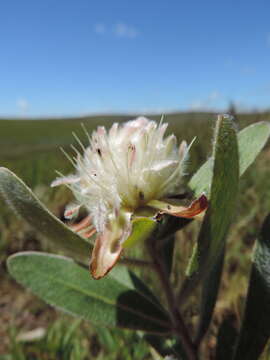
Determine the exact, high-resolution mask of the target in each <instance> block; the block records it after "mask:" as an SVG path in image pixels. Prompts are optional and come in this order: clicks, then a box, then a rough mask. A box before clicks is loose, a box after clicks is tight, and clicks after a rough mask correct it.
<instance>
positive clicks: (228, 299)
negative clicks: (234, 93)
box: [0, 113, 270, 360]
mask: <svg viewBox="0 0 270 360" xmlns="http://www.w3.org/2000/svg"><path fill="white" fill-rule="evenodd" d="M130 118H132V117H131V116H97V117H85V118H73V119H50V120H34V119H33V120H15V119H14V120H10V119H8V120H5V119H2V120H0V166H5V167H8V168H9V169H11V170H12V171H14V172H15V173H16V174H17V175H18V176H20V177H21V178H22V179H23V180H24V181H25V182H26V183H27V184H28V185H29V186H30V187H31V188H32V189H33V190H34V191H35V193H36V194H37V196H38V197H39V198H40V199H41V200H42V201H43V202H44V203H45V204H46V205H47V206H48V207H49V208H50V209H51V210H52V211H53V212H54V213H55V214H56V215H57V216H59V217H61V215H62V213H63V208H64V206H65V204H66V203H67V202H68V201H69V199H70V196H71V195H70V194H69V193H68V191H67V190H66V189H57V190H55V189H51V188H50V187H49V184H50V182H51V181H52V180H53V179H54V178H55V176H56V175H55V170H56V169H57V170H59V171H61V172H62V173H69V172H71V171H72V168H71V165H70V164H69V162H68V161H67V159H66V158H65V157H64V156H63V154H62V153H61V151H60V149H59V148H60V146H61V147H63V148H65V149H66V151H68V152H69V151H71V150H70V148H69V145H70V144H71V143H74V142H75V141H74V138H73V137H72V132H73V131H75V132H76V134H77V135H78V136H79V137H80V138H81V139H82V140H83V139H84V140H85V142H86V137H85V135H84V134H83V131H82V128H81V125H80V123H82V122H83V123H84V125H85V126H86V128H87V129H89V132H91V131H92V129H94V128H95V127H96V126H97V125H104V126H106V127H109V126H110V125H111V124H112V123H113V122H115V121H118V122H121V121H125V120H127V119H130ZM152 118H155V119H159V118H160V116H153V117H152ZM165 120H166V121H168V122H169V130H168V132H174V133H175V134H176V135H177V137H178V138H179V140H180V139H183V138H184V139H186V140H187V141H191V139H192V138H193V137H194V136H196V137H197V140H196V142H195V143H194V146H193V148H192V151H191V158H190V166H189V172H190V174H192V172H193V171H195V169H196V168H197V167H198V166H199V165H200V164H202V163H203V162H204V160H205V159H206V158H207V157H208V156H209V154H210V152H211V142H212V131H213V127H214V120H215V114H213V113H175V114H169V115H167V116H166V119H165ZM260 120H268V121H269V120H270V113H256V114H255V113H254V114H238V115H237V117H236V123H237V127H238V128H239V129H242V128H243V127H245V126H247V125H249V124H251V123H254V122H257V121H260ZM269 164H270V147H269V144H268V145H267V146H266V148H265V149H264V151H263V152H262V153H261V154H260V156H259V157H258V159H257V161H256V163H255V164H254V165H253V166H252V167H251V168H250V169H249V170H248V171H247V173H246V175H245V176H244V178H243V180H242V181H241V186H240V196H239V200H238V206H237V213H236V216H235V220H234V224H233V226H232V230H231V232H230V236H229V239H228V254H227V258H226V266H225V273H224V277H223V283H222V289H221V294H220V297H219V301H218V303H217V308H216V313H215V317H214V320H213V324H212V327H211V329H210V331H209V334H208V338H207V341H206V343H205V345H204V351H205V359H206V360H207V359H208V358H209V359H211V354H212V353H213V348H214V346H215V335H216V328H217V326H216V325H217V324H218V323H220V322H221V321H222V319H223V318H224V317H226V316H231V317H232V318H233V319H234V324H235V326H236V328H237V327H239V324H240V315H241V311H242V307H243V296H244V294H245V291H246V283H247V275H248V272H249V265H250V254H251V250H252V246H253V244H254V241H255V238H256V234H257V231H258V228H259V226H260V224H261V223H262V220H263V218H264V216H265V215H266V214H267V213H268V212H269V211H270V165H269ZM0 206H1V212H0V282H1V287H0V310H1V312H0V339H1V342H0V359H2V360H3V359H6V360H9V359H15V360H18V359H19V360H25V359H27V360H28V359H41V360H43V359H46V360H47V359H63V360H65V359H72V360H82V359H92V358H96V359H108V360H114V359H138V360H140V359H152V358H153V354H152V353H151V352H150V351H149V349H148V347H147V345H146V343H145V342H144V341H143V340H142V339H141V338H140V337H139V335H138V334H131V333H129V332H127V331H120V330H115V331H112V330H108V329H101V328H97V327H94V326H92V325H91V324H86V323H84V322H80V323H78V322H77V321H75V320H74V319H72V318H70V317H67V316H63V315H61V314H59V313H57V312H55V310H53V309H51V308H50V307H48V306H46V305H45V304H44V303H43V302H41V301H40V300H38V299H36V298H35V297H34V296H32V295H31V294H29V293H27V292H26V291H25V290H24V289H22V288H21V287H19V286H17V285H16V284H15V282H14V281H13V280H12V279H11V278H10V277H9V275H8V274H7V272H6V267H5V260H6V258H7V256H8V255H10V254H12V253H14V252H17V251H20V250H30V249H31V250H48V249H49V250H50V248H48V244H47V243H46V240H45V239H43V238H41V237H40V236H39V235H38V234H36V233H35V232H34V231H33V230H32V229H30V228H29V227H28V225H27V224H25V223H24V222H22V221H21V220H20V219H17V218H16V217H15V215H14V214H13V213H11V211H10V210H9V209H8V208H7V206H6V204H4V203H3V202H1V200H0ZM197 230H198V229H197V228H196V225H192V226H190V227H187V228H186V229H185V230H184V231H183V232H182V233H181V234H179V236H178V248H179V247H180V248H181V252H180V251H179V255H178V256H177V264H178V265H179V267H180V268H183V264H184V263H186V260H187V257H188V256H189V254H190V248H191V246H190V245H191V243H192V240H193V239H194V238H195V234H196V232H197ZM173 280H174V281H176V280H178V277H177V276H176V275H175V276H174V278H173ZM150 281H151V280H150ZM196 316H197V313H196V309H195V310H194V313H192V314H190V312H188V310H187V313H186V317H187V319H189V322H190V326H191V327H192V325H193V323H194V322H195V321H196ZM33 329H42V331H43V335H42V336H41V338H40V339H39V338H38V337H37V338H36V339H33V340H32V341H25V340H23V337H24V335H25V333H27V332H28V331H29V330H33ZM20 339H21V340H20ZM125 344H132V345H131V346H130V345H129V346H128V347H126V348H125V346H124V345H125Z"/></svg>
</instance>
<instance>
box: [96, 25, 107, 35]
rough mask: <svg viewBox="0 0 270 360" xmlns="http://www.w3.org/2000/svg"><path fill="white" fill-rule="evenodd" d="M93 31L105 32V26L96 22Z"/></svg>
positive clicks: (100, 33) (101, 33)
mask: <svg viewBox="0 0 270 360" xmlns="http://www.w3.org/2000/svg"><path fill="white" fill-rule="evenodd" d="M94 32H95V33H96V34H99V35H103V34H105V33H106V26H105V25H104V24H103V23H97V24H95V25H94Z"/></svg>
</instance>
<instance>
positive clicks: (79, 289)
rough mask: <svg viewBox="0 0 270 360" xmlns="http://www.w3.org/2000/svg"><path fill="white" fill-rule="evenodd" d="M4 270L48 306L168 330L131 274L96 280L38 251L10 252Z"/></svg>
mask: <svg viewBox="0 0 270 360" xmlns="http://www.w3.org/2000/svg"><path fill="white" fill-rule="evenodd" d="M8 270H9V272H10V274H11V275H12V276H13V277H14V278H15V279H16V280H17V281H18V282H19V283H20V284H22V285H23V286H25V287H26V288H28V289H30V290H31V291H32V292H33V293H34V294H36V295H37V296H39V297H40V298H42V299H43V300H44V301H46V302H47V303H49V304H50V305H52V306H55V307H56V308H59V309H61V310H63V311H65V312H68V313H70V314H72V315H74V316H77V317H81V318H83V319H85V320H89V321H91V322H92V323H94V324H100V325H103V326H109V327H122V328H127V329H132V330H142V331H146V332H150V333H158V334H167V333H169V332H170V321H169V318H168V316H167V314H166V312H165V310H163V309H162V307H161V305H160V304H158V303H157V301H156V300H154V299H153V297H152V296H149V294H147V293H144V292H143V291H142V288H141V283H140V281H139V282H138V281H137V280H138V279H137V278H136V276H135V275H133V276H130V277H129V278H126V281H124V282H123V281H119V280H117V278H116V277H115V274H112V275H111V274H109V275H108V276H107V277H106V278H104V279H102V280H99V281H96V280H93V279H91V278H90V276H89V271H88V270H87V269H85V268H83V267H81V266H79V265H77V264H76V263H75V262H74V261H72V260H71V259H69V258H66V257H62V256H57V255H52V254H46V253H38V252H25V253H18V254H15V255H12V256H11V257H10V258H9V259H8ZM122 280H123V279H122ZM137 288H138V290H139V291H137Z"/></svg>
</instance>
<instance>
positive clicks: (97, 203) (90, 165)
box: [52, 117, 205, 278]
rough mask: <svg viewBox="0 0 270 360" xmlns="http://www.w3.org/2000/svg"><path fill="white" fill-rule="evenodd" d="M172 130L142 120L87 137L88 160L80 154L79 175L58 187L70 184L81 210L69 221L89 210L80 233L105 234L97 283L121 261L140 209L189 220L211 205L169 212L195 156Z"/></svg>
mask: <svg viewBox="0 0 270 360" xmlns="http://www.w3.org/2000/svg"><path fill="white" fill-rule="evenodd" d="M167 125H168V124H163V123H162V122H160V123H159V124H157V123H156V122H155V121H152V120H149V119H147V118H145V117H138V118H137V119H135V120H131V121H128V122H126V123H124V124H122V125H119V124H118V123H115V124H113V126H112V127H111V128H110V130H109V131H108V132H107V131H106V129H105V128H104V127H98V129H97V131H94V132H93V134H92V136H91V137H90V136H89V135H88V134H87V135H88V138H89V146H88V147H87V148H84V147H83V145H82V144H81V143H80V141H79V140H78V141H79V143H80V145H81V147H82V148H83V154H80V153H79V152H77V156H76V161H75V162H73V164H74V166H75V168H76V174H75V175H71V176H68V177H63V178H58V179H56V180H55V181H54V182H53V183H52V186H57V185H60V184H68V186H69V187H70V188H71V190H72V191H73V193H74V196H75V198H76V204H74V205H72V206H69V207H68V208H67V210H66V213H65V214H66V217H68V218H70V217H72V215H73V214H76V213H77V212H78V209H79V207H80V206H82V205H83V206H84V207H85V208H86V209H87V210H88V212H89V217H87V220H84V224H83V228H80V231H81V230H83V231H84V232H85V233H86V234H93V229H94V231H97V232H98V233H99V236H98V237H97V239H96V243H95V248H94V251H93V254H92V261H91V270H92V274H93V276H94V277H95V278H100V277H102V276H104V275H105V274H106V273H107V272H108V271H109V270H110V269H111V267H112V266H113V265H114V263H115V262H116V261H117V259H118V258H119V256H120V254H121V251H122V245H123V243H124V242H125V240H126V239H127V238H128V237H129V235H130V233H131V231H132V225H131V216H132V215H133V214H134V213H135V212H136V211H137V210H138V209H139V208H142V207H152V208H156V209H161V210H163V211H164V212H167V213H171V214H173V215H176V216H182V214H183V217H193V216H195V215H197V214H198V213H199V212H201V211H202V210H204V209H203V208H205V201H202V200H199V202H196V203H193V204H192V206H190V207H189V208H183V207H181V208H179V207H174V208H175V209H171V207H169V208H170V211H169V210H168V207H167V206H166V204H165V203H164V202H162V199H165V198H167V197H172V196H173V195H176V194H178V192H179V188H180V186H181V183H182V178H183V175H184V173H185V164H186V160H187V157H188V151H189V147H188V146H187V144H186V142H185V141H183V142H182V143H181V145H180V147H179V148H178V147H177V142H176V138H175V136H174V135H170V136H167V137H165V136H164V134H165V131H166V129H167ZM204 200H205V199H204ZM203 202H204V203H203ZM195 208H196V209H195ZM194 209H195V210H196V211H195V213H194ZM183 212H184V213H183ZM185 212H186V213H185ZM81 226H82V225H81Z"/></svg>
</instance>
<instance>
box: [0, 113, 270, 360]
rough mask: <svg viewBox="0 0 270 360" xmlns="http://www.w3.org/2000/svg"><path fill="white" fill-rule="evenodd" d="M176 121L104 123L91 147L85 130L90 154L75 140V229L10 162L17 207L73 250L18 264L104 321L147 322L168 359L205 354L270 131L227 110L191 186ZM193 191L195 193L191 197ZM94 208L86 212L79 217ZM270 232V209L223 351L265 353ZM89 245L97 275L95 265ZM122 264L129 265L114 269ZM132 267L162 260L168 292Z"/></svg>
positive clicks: (21, 274) (144, 328)
mask: <svg viewBox="0 0 270 360" xmlns="http://www.w3.org/2000/svg"><path fill="white" fill-rule="evenodd" d="M166 127H167V124H163V122H162V121H161V122H160V123H159V124H157V123H156V122H154V121H151V120H148V119H146V118H144V117H140V118H137V119H135V120H132V121H129V122H127V123H124V124H122V125H118V124H114V125H113V126H112V127H111V128H110V130H109V131H108V132H107V130H106V129H105V128H103V127H99V128H98V129H97V131H95V132H94V133H93V134H92V136H89V135H88V133H87V132H86V133H87V136H88V142H89V144H88V145H87V146H85V145H83V144H82V142H81V141H80V140H79V139H78V138H77V141H78V143H79V146H80V147H81V152H80V151H78V150H77V149H76V148H75V147H74V150H75V154H76V155H75V157H73V158H72V157H70V156H69V155H68V154H67V156H68V158H69V159H70V161H71V162H72V164H73V165H74V168H75V173H74V174H72V175H68V176H63V175H61V174H60V177H58V178H57V179H56V180H55V181H54V182H53V183H52V186H58V185H61V184H64V185H66V186H68V187H69V188H70V189H71V191H72V192H73V194H74V197H75V200H74V202H73V203H72V204H69V205H68V206H67V207H66V210H65V217H66V218H67V219H68V220H69V221H70V223H69V224H68V226H67V225H65V224H64V223H62V222H61V221H60V220H59V219H57V218H56V217H55V216H54V215H53V214H51V213H50V212H49V211H48V209H46V208H45V207H44V205H43V204H42V203H41V202H40V201H39V200H38V199H37V198H36V196H35V195H34V194H33V193H32V191H31V190H30V189H29V188H28V187H27V186H26V185H25V184H24V183H23V182H22V181H21V180H20V179H19V178H18V177H17V176H16V175H15V174H13V173H12V172H11V171H9V170H8V169H5V168H1V169H0V191H1V194H2V195H3V198H4V199H5V200H6V201H7V203H8V205H9V206H11V207H12V208H13V209H14V210H15V211H16V213H17V214H19V215H20V216H21V217H23V218H24V219H25V220H26V221H27V222H28V223H30V224H31V225H32V226H34V227H35V228H36V229H37V230H38V231H39V232H40V233H42V234H43V235H44V236H45V237H46V238H47V239H48V240H49V241H51V242H52V243H53V244H54V246H57V245H58V246H59V247H60V251H61V252H62V253H64V254H65V255H69V256H68V257H67V256H60V255H53V254H46V253H39V252H23V253H18V254H15V255H12V256H11V257H10V258H9V259H8V269H9V271H10V273H11V275H12V276H13V277H14V278H15V279H16V280H17V281H18V282H19V283H21V284H22V285H24V286H26V287H27V288H30V289H31V290H32V291H33V293H35V294H36V295H38V296H40V297H41V298H42V299H44V300H45V301H46V302H48V303H49V304H51V305H53V306H56V307H57V308H59V309H62V310H64V311H68V312H69V313H71V314H73V315H74V316H79V317H82V318H84V319H86V320H89V321H91V322H92V323H94V324H96V323H97V324H102V325H104V326H110V327H122V328H127V329H131V330H133V331H137V330H139V331H140V332H141V334H143V336H144V338H145V340H146V341H147V342H148V343H149V345H150V346H151V347H153V348H154V349H155V350H156V351H157V352H158V353H159V354H160V355H161V356H166V355H168V356H171V355H173V356H175V357H177V358H179V359H198V356H199V349H200V344H201V342H202V341H203V340H204V339H205V335H206V332H207V330H208V328H209V325H210V322H211V318H212V314H213V311H214V306H215V303H216V299H217V294H218V288H219V284H220V279H221V274H222V265H223V262H224V254H225V242H226V237H227V234H228V231H229V227H230V224H231V222H232V218H233V214H234V211H235V204H236V199H237V193H238V182H239V178H240V176H242V174H243V173H244V172H245V170H246V169H247V168H248V167H249V165H251V163H252V162H253V161H254V160H255V158H256V156H257V155H258V153H259V152H260V151H261V149H262V148H263V146H264V145H265V143H266V141H267V140H268V138H269V135H270V125H269V123H267V122H261V123H256V124H253V125H250V126H249V127H247V128H245V129H244V130H242V131H240V132H238V133H237V131H236V126H235V124H234V120H233V119H232V118H231V117H230V116H226V115H222V116H219V117H218V120H217V123H216V129H215V134H214V141H213V153H212V156H211V157H210V158H209V159H208V160H207V161H206V163H205V164H204V165H202V167H201V168H200V169H199V170H198V171H197V172H196V173H195V174H194V175H193V176H192V177H191V179H189V181H188V183H186V182H184V180H185V178H187V176H185V175H186V167H187V159H188V156H189V150H190V147H191V144H192V142H191V144H190V145H189V146H188V145H187V144H186V142H185V141H182V142H181V144H180V146H179V148H178V147H177V145H176V143H177V142H176V138H175V136H174V135H170V136H167V137H166V136H164V134H165V131H166ZM186 190H187V191H188V192H187V191H186ZM187 193H188V194H192V196H191V197H190V196H189V198H191V199H193V200H187V198H186V194H187ZM83 208H84V210H86V212H87V213H86V215H85V216H84V218H83V219H82V220H80V221H77V216H78V215H80V212H81V209H83ZM193 219H198V220H199V224H200V231H199V234H198V238H197V239H196V240H195V239H194V240H195V241H194V243H195V244H194V248H193V252H192V254H191V256H190V259H189V261H188V266H187V268H186V272H185V274H184V275H183V278H184V280H183V281H182V283H181V284H180V286H178V287H177V288H176V289H175V288H174V287H173V286H172V283H171V281H170V275H171V269H172V259H173V256H174V244H175V233H176V232H177V231H181V230H182V229H183V228H184V227H185V226H187V225H188V224H189V223H190V222H191V221H193ZM269 229H270V218H269V216H268V217H267V218H266V220H265V222H264V225H263V228H262V231H261V233H260V235H259V238H258V242H257V246H256V250H255V255H254V260H253V265H252V271H251V276H250V284H249V290H248V294H247V301H246V308H245V312H244V315H243V321H242V329H241V331H240V334H239V335H238V336H235V338H234V339H233V341H232V344H231V345H232V346H231V347H230V348H228V346H225V345H224V344H225V343H226V342H224V339H222V336H220V339H221V340H219V343H218V346H217V353H216V358H217V359H221V358H226V359H228V360H230V359H233V360H240V359H247V360H255V359H258V357H259V355H260V354H261V352H262V351H263V348H264V346H265V344H266V342H267V340H268V338H269V336H270V326H269V324H268V321H267V317H265V316H264V314H265V313H267V314H268V313H269V314H270V305H269V304H270V295H269V294H270V287H269V283H270V282H269V277H268V274H269V269H270V256H269V255H270V246H269ZM136 243H138V244H140V246H141V247H143V246H144V248H145V249H146V252H145V253H146V254H147V255H145V256H143V255H144V252H141V253H142V258H139V259H138V258H136V259H130V258H126V257H125V256H124V255H125V254H124V250H125V249H128V248H129V247H131V245H134V244H136ZM89 249H91V250H92V255H91V262H90V270H91V273H92V276H93V278H94V279H93V278H91V277H90V276H89V273H88V270H87V269H86V268H87V264H88V262H89V261H88V253H89ZM121 255H123V256H122V257H121ZM71 258H72V259H71ZM117 261H119V264H121V266H120V265H119V266H116V267H115V268H114V269H113V270H112V271H110V270H111V269H112V267H113V266H114V265H115V264H116V262H117ZM123 265H126V266H123ZM129 265H140V266H145V267H147V268H149V269H151V272H149V273H150V274H151V273H154V274H156V275H157V276H158V279H159V281H160V287H161V289H162V293H161V294H157V295H154V294H153V292H152V291H151V290H150V289H149V287H148V286H147V285H146V284H145V283H144V282H143V279H142V278H141V277H139V276H138V274H137V275H136V274H135V273H134V272H133V271H131V270H130V269H129ZM105 275H106V277H105ZM96 279H101V280H99V281H96ZM198 286H200V287H201V296H200V297H198V304H199V307H200V314H199V321H198V323H197V324H196V325H195V326H194V324H193V326H190V324H189V322H188V319H184V317H183V314H182V309H183V306H185V304H186V303H187V302H188V299H190V295H191V294H193V293H194V291H196V290H197V289H198ZM254 309H256V316H255V315H254ZM224 336H225V337H226V336H227V334H226V333H225V335H224ZM254 339H256V341H255V340H254ZM252 340H254V341H252Z"/></svg>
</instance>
